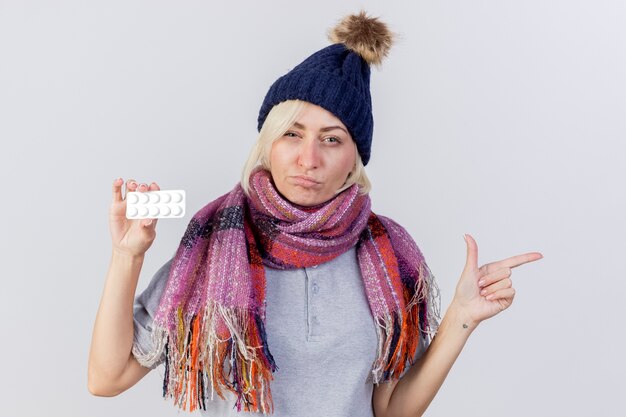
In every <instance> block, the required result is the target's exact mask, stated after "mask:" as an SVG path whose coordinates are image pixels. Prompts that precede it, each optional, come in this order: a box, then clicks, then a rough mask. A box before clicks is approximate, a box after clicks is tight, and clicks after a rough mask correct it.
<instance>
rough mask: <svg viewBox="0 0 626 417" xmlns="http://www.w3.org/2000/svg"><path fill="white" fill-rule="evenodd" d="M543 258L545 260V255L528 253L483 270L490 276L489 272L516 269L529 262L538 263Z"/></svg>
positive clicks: (492, 264)
mask: <svg viewBox="0 0 626 417" xmlns="http://www.w3.org/2000/svg"><path fill="white" fill-rule="evenodd" d="M541 258H543V255H542V254H541V253H539V252H528V253H524V254H521V255H515V256H511V257H510V258H506V259H502V260H500V261H496V262H491V263H488V264H486V265H484V266H483V267H482V268H481V269H483V272H484V273H486V274H488V273H489V272H492V271H495V270H497V269H501V268H515V267H518V266H520V265H524V264H526V263H529V262H534V261H538V260H539V259H541Z"/></svg>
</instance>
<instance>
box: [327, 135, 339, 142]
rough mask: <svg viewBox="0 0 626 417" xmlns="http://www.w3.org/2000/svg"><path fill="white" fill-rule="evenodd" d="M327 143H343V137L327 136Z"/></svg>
mask: <svg viewBox="0 0 626 417" xmlns="http://www.w3.org/2000/svg"><path fill="white" fill-rule="evenodd" d="M324 142H326V143H341V138H340V137H338V136H327V137H325V138H324Z"/></svg>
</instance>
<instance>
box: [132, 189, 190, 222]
mask: <svg viewBox="0 0 626 417" xmlns="http://www.w3.org/2000/svg"><path fill="white" fill-rule="evenodd" d="M184 215H185V191H184V190H161V191H146V192H143V193H142V192H137V191H131V192H129V193H128V194H126V218H127V219H174V218H180V217H183V216H184Z"/></svg>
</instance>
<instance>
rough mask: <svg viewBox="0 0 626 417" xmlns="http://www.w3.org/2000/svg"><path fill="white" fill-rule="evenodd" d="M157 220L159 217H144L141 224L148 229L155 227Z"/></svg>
mask: <svg viewBox="0 0 626 417" xmlns="http://www.w3.org/2000/svg"><path fill="white" fill-rule="evenodd" d="M157 220H158V219H144V220H143V221H142V222H141V225H142V226H143V227H144V228H146V229H148V228H152V229H154V228H156V224H157Z"/></svg>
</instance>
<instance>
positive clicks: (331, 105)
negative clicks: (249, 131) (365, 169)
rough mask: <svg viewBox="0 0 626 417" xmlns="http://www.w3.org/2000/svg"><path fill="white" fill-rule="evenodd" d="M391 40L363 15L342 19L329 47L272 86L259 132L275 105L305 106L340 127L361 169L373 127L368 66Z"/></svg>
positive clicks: (378, 24)
mask: <svg viewBox="0 0 626 417" xmlns="http://www.w3.org/2000/svg"><path fill="white" fill-rule="evenodd" d="M393 36H394V35H393V33H392V32H390V31H389V29H388V28H387V25H386V24H385V23H383V22H380V21H379V20H378V18H372V17H368V16H367V15H366V13H365V12H364V11H361V12H360V13H359V14H355V15H349V16H346V17H345V18H344V19H343V20H342V21H341V22H339V24H337V26H335V27H334V28H333V29H331V30H330V31H329V34H328V37H329V39H330V41H331V42H333V45H330V46H327V47H326V48H323V49H321V50H319V51H317V52H315V53H314V54H313V55H311V56H309V57H308V58H307V59H305V60H304V61H303V62H302V63H300V64H299V65H298V66H296V67H295V68H293V69H292V70H291V71H290V72H288V73H287V74H285V75H283V76H282V77H280V78H279V79H278V80H276V81H275V82H274V84H272V86H271V87H270V89H269V91H268V92H267V95H266V96H265V100H263V104H262V105H261V110H260V111H259V119H258V129H259V131H260V130H261V127H262V126H263V123H264V122H265V118H266V117H267V115H268V113H269V112H270V110H271V109H272V107H274V106H275V105H276V104H278V103H281V102H283V101H286V100H295V99H299V100H304V101H308V102H309V103H313V104H317V105H318V106H320V107H323V108H324V109H326V110H328V111H329V112H331V113H333V114H334V115H335V116H336V117H337V118H339V120H341V121H342V122H343V124H344V125H346V127H347V128H348V131H349V132H350V135H352V138H353V139H354V141H355V142H356V146H357V149H358V151H359V154H360V155H361V159H362V161H363V164H364V165H366V164H367V162H368V161H369V159H370V149H371V146H372V131H373V128H374V119H373V118H372V98H371V96H370V64H374V65H379V64H380V63H381V62H382V60H383V58H384V57H386V56H387V54H388V52H389V49H390V48H391V44H392V43H393Z"/></svg>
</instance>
